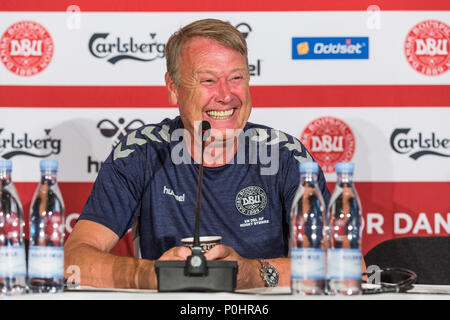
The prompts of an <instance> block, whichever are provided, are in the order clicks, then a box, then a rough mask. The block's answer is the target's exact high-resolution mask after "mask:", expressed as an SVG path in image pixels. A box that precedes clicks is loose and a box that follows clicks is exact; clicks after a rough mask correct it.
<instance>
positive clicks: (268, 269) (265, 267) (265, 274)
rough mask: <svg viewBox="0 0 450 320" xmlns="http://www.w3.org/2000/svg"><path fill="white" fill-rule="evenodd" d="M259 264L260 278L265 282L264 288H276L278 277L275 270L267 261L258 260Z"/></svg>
mask: <svg viewBox="0 0 450 320" xmlns="http://www.w3.org/2000/svg"><path fill="white" fill-rule="evenodd" d="M259 262H260V264H261V270H260V276H261V278H262V279H263V280H264V282H265V286H266V287H276V286H277V285H278V280H279V278H280V275H279V273H278V271H277V269H276V268H275V267H274V266H273V265H272V264H271V263H270V262H269V261H267V260H265V259H261V260H259Z"/></svg>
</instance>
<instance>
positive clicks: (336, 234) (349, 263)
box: [327, 162, 362, 295]
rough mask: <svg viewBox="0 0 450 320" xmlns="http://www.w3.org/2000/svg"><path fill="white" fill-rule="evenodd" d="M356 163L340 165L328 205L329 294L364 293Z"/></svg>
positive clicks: (337, 165)
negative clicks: (355, 184) (354, 178)
mask: <svg viewBox="0 0 450 320" xmlns="http://www.w3.org/2000/svg"><path fill="white" fill-rule="evenodd" d="M353 170H354V164H353V163H351V162H339V163H337V164H336V173H337V182H336V187H335V189H334V192H333V194H332V196H331V199H330V205H329V208H328V219H329V223H330V229H329V249H328V259H327V260H328V263H327V273H328V275H327V278H328V286H327V287H328V289H327V290H328V293H329V294H341V295H356V294H361V277H362V262H361V258H362V257H361V235H362V230H361V214H362V210H361V203H360V200H359V197H358V194H357V192H356V189H355V186H354V184H353Z"/></svg>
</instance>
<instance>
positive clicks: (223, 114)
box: [206, 109, 234, 120]
mask: <svg viewBox="0 0 450 320" xmlns="http://www.w3.org/2000/svg"><path fill="white" fill-rule="evenodd" d="M233 113H234V109H229V110H220V111H219V110H209V111H206V114H207V115H208V116H209V117H211V118H213V119H215V120H224V119H227V118H229V117H231V116H232V115H233Z"/></svg>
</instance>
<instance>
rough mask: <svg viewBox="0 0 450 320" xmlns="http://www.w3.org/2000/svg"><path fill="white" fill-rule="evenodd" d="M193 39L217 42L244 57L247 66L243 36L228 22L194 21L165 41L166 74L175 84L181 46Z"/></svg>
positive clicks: (177, 82)
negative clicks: (199, 38)
mask: <svg viewBox="0 0 450 320" xmlns="http://www.w3.org/2000/svg"><path fill="white" fill-rule="evenodd" d="M194 37H203V38H208V39H212V40H214V41H217V42H218V43H220V44H221V45H223V46H224V47H227V48H230V49H232V50H235V51H237V52H239V53H240V54H242V55H243V56H244V57H245V60H246V62H247V66H248V57H247V43H246V41H245V38H244V36H243V35H242V34H241V33H240V32H239V30H237V29H236V28H235V27H234V26H232V25H231V24H230V23H229V22H225V21H222V20H218V19H203V20H198V21H194V22H192V23H190V24H188V25H187V26H185V27H183V28H181V29H180V30H178V31H177V32H175V33H174V34H173V35H172V36H171V37H170V38H169V40H168V41H167V44H166V48H165V56H166V64H167V72H168V73H169V75H170V77H171V78H172V80H173V81H174V82H175V84H177V85H179V84H180V75H179V67H180V66H179V64H180V56H181V52H182V50H183V46H184V45H185V44H186V43H187V42H188V41H189V40H191V39H192V38H194Z"/></svg>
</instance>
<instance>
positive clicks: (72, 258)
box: [64, 220, 156, 288]
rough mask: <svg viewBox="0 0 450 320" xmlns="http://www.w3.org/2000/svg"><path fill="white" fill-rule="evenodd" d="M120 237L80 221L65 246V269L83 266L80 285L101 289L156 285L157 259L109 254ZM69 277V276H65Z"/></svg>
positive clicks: (98, 225)
mask: <svg viewBox="0 0 450 320" xmlns="http://www.w3.org/2000/svg"><path fill="white" fill-rule="evenodd" d="M118 241H119V237H118V236H117V235H116V234H115V233H114V232H113V231H112V230H110V229H108V228H107V227H105V226H103V225H101V224H99V223H96V222H93V221H89V220H80V221H78V222H77V224H76V225H75V227H74V229H73V231H72V233H71V234H70V236H69V238H68V239H67V241H66V243H65V245H64V256H65V259H64V260H65V261H64V262H65V270H67V267H69V266H70V265H75V266H78V267H79V268H80V279H81V283H80V284H81V285H87V286H93V287H100V288H144V287H145V288H155V287H156V278H155V276H154V271H153V270H154V268H153V265H154V262H153V261H150V260H144V259H135V258H132V257H120V256H116V255H113V254H110V253H108V252H109V251H110V250H111V249H112V248H113V247H114V246H115V245H116V244H117V242H118ZM66 276H70V275H66Z"/></svg>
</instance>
